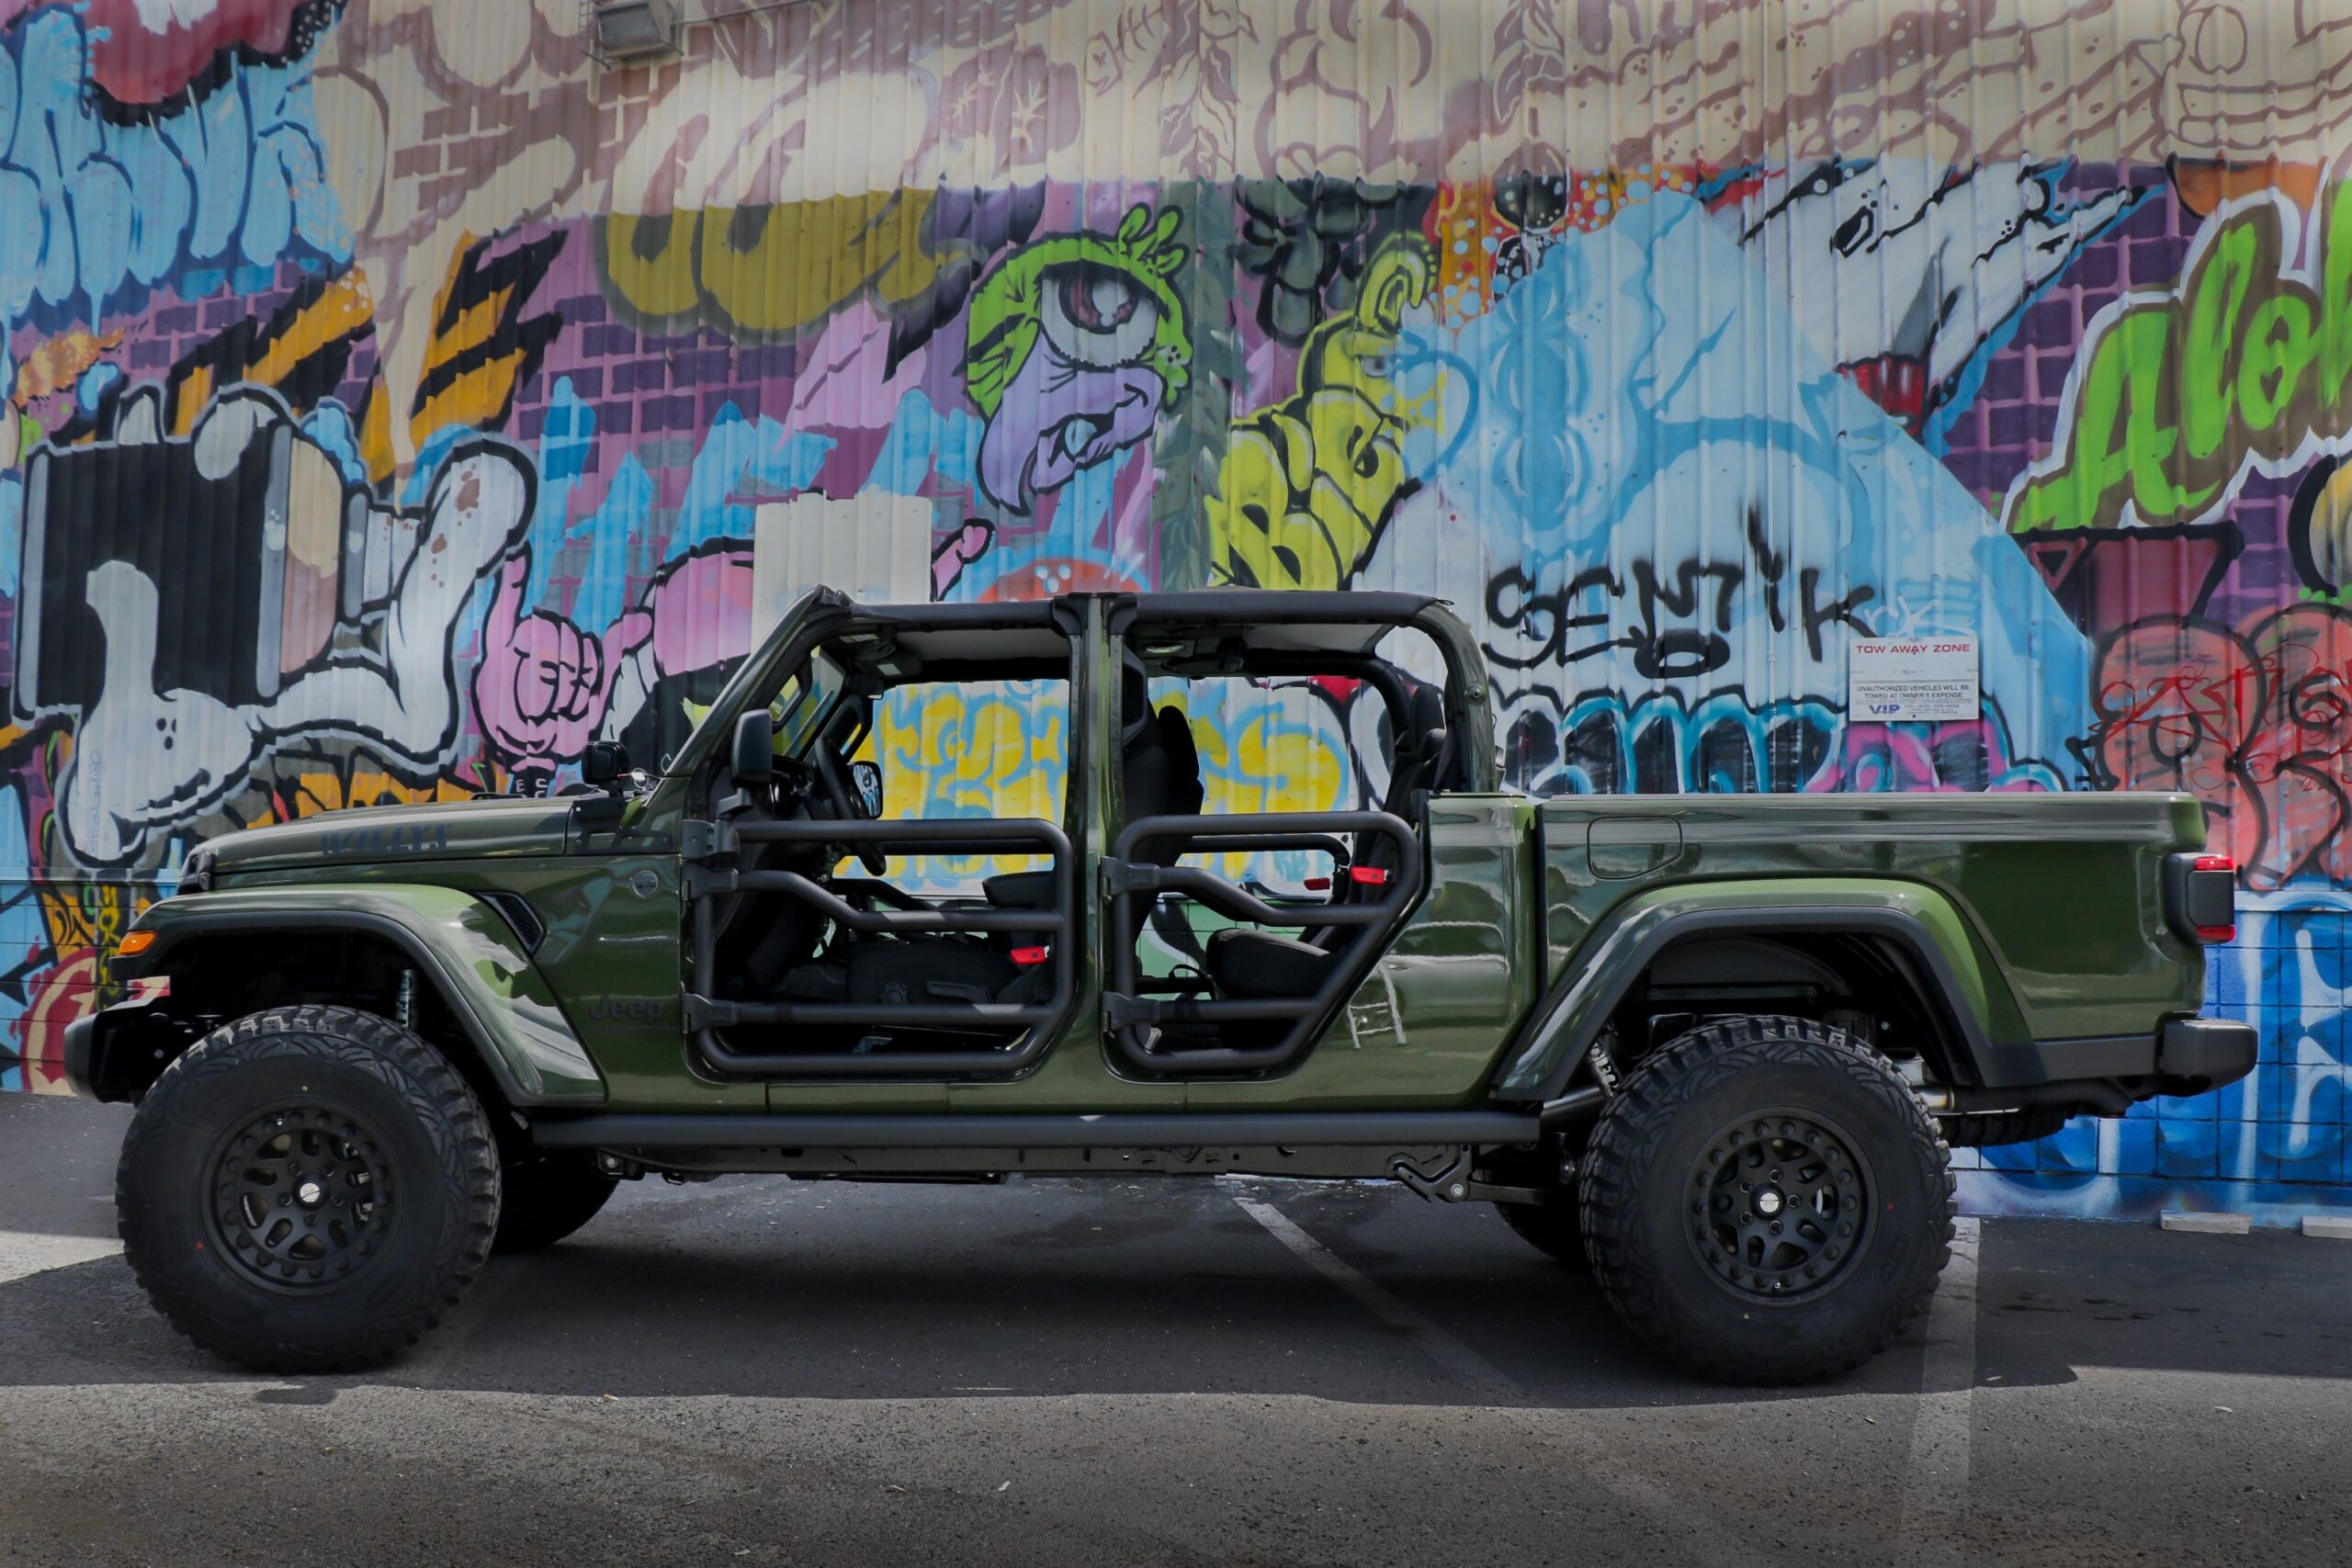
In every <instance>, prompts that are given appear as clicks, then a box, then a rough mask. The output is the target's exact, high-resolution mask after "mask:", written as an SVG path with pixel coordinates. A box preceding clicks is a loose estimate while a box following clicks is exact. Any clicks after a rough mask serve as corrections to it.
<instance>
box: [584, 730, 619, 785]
mask: <svg viewBox="0 0 2352 1568" xmlns="http://www.w3.org/2000/svg"><path fill="white" fill-rule="evenodd" d="M624 773H628V747H626V746H624V745H622V744H621V743H620V742H619V741H617V740H591V741H590V742H589V743H588V745H587V748H586V750H582V752H581V753H580V779H581V782H582V784H596V785H599V786H600V787H602V788H605V789H612V788H614V787H615V786H616V785H617V784H618V783H619V782H620V778H621V775H622V774H624Z"/></svg>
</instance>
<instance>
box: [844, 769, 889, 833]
mask: <svg viewBox="0 0 2352 1568" xmlns="http://www.w3.org/2000/svg"><path fill="white" fill-rule="evenodd" d="M849 787H850V793H851V794H853V795H855V796H856V797H857V808H858V809H859V810H860V811H862V812H864V813H865V819H866V820H867V821H868V822H879V821H881V820H882V768H881V765H880V764H879V763H876V762H852V763H851V764H850V765H849Z"/></svg>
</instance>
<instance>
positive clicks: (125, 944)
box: [114, 931, 155, 958]
mask: <svg viewBox="0 0 2352 1568" xmlns="http://www.w3.org/2000/svg"><path fill="white" fill-rule="evenodd" d="M154 945H155V933H154V932H153V931H132V932H131V933H130V935H129V936H126V937H124V938H123V939H122V941H120V942H118V943H116V944H115V950H114V951H115V955H116V956H117V957H119V958H136V957H138V956H139V955H140V954H141V953H144V952H146V951H147V950H148V949H149V948H151V947H153V946H154Z"/></svg>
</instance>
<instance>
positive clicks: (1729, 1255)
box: [1688, 1111, 1873, 1301]
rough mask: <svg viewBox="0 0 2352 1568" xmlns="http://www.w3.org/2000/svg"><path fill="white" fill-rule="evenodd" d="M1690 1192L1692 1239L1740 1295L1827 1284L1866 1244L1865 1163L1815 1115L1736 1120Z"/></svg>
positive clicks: (1780, 1294) (1793, 1292)
mask: <svg viewBox="0 0 2352 1568" xmlns="http://www.w3.org/2000/svg"><path fill="white" fill-rule="evenodd" d="M1691 1188H1692V1190H1691V1221H1692V1223H1691V1227H1690V1230H1689V1233H1688V1234H1689V1235H1690V1237H1691V1246H1692V1247H1693V1248H1694V1249H1695V1250H1696V1251H1697V1252H1698V1254H1699V1257H1700V1259H1701V1260H1702V1262H1704V1263H1705V1264H1706V1265H1707V1267H1708V1269H1710V1270H1711V1271H1713V1274H1714V1276H1715V1278H1716V1279H1717V1280H1720V1281H1721V1282H1722V1283H1723V1284H1724V1286H1725V1287H1727V1288H1728V1289H1730V1290H1731V1291H1733V1292H1736V1293H1737V1294H1739V1295H1741V1296H1745V1297H1753V1298H1759V1299H1762V1300H1766V1301H1788V1300H1791V1299H1792V1298H1795V1297H1800V1296H1806V1295H1812V1294H1815V1293H1816V1292H1821V1291H1826V1290H1828V1289H1830V1288H1831V1287H1832V1286H1834V1285H1836V1284H1837V1283H1838V1281H1839V1280H1843V1279H1845V1278H1846V1277H1847V1275H1848V1274H1849V1272H1850V1271H1851V1270H1852V1269H1853V1267H1854V1260H1855V1259H1856V1258H1860V1256H1861V1254H1862V1249H1863V1248H1864V1247H1866V1246H1867V1245H1868V1244H1869V1241H1870V1237H1871V1224H1870V1221H1871V1191H1872V1190H1873V1183H1872V1181H1871V1170H1870V1165H1869V1162H1868V1161H1866V1160H1865V1159H1864V1158H1863V1157H1862V1156H1861V1154H1860V1151H1859V1150H1858V1149H1857V1148H1856V1147H1855V1145H1854V1142H1853V1140H1852V1139H1851V1138H1849V1136H1847V1134H1845V1133H1844V1132H1843V1131H1842V1130H1840V1129H1839V1128H1838V1126H1836V1125H1835V1124H1834V1123H1832V1122H1828V1121H1826V1120H1825V1119H1823V1118H1822V1117H1819V1116H1816V1115H1811V1114H1807V1113H1805V1112H1803V1111H1768V1112H1764V1113H1761V1114H1758V1115H1751V1116H1745V1117H1742V1118H1741V1119H1740V1120H1739V1121H1737V1122H1733V1123H1732V1124H1731V1125H1729V1126H1727V1127H1725V1128H1724V1129H1723V1131H1721V1132H1720V1133H1717V1134H1715V1136H1714V1137H1713V1138H1712V1139H1710V1140H1709V1141H1708V1144H1707V1146H1706V1148H1705V1149H1704V1150H1702V1152H1701V1154H1700V1156H1699V1158H1698V1161H1697V1163H1696V1166H1695V1168H1694V1169H1693V1171H1692V1179H1691Z"/></svg>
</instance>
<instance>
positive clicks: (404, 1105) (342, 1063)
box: [115, 1007, 499, 1372]
mask: <svg viewBox="0 0 2352 1568" xmlns="http://www.w3.org/2000/svg"><path fill="white" fill-rule="evenodd" d="M498 1203H499V1169H498V1155H497V1147H496V1144H495V1142H494V1140H493V1138H492V1134H491V1130H490V1123H489V1121H488V1119H487V1118H486V1117H485V1116H484V1115H483V1113H482V1108H481V1101H480V1100H477V1099H475V1097H474V1093H473V1091H472V1090H471V1089H469V1088H468V1087H467V1085H466V1081H465V1079H464V1078H462V1077H459V1076H458V1072H457V1070H456V1069H455V1068H454V1067H452V1066H450V1064H449V1062H448V1061H447V1059H446V1058H445V1057H443V1056H442V1055H441V1054H440V1053H439V1052H437V1051H435V1049H434V1048H433V1047H432V1046H430V1045H428V1044H426V1043H424V1041H423V1040H420V1039H418V1038H417V1037H416V1036H415V1035H414V1034H412V1033H410V1032H408V1031H407V1030H405V1029H402V1028H401V1027H400V1026H399V1025H398V1024H395V1023H392V1022H390V1021H387V1020H385V1019H381V1018H378V1017H376V1016H374V1015H373V1014H370V1013H364V1012H356V1011H354V1010H351V1009H348V1008H333V1007H288V1008H275V1009H272V1010H269V1011H266V1012H258V1013H254V1014H253V1015H252V1016H250V1017H247V1018H242V1019H239V1020H237V1021H235V1022H233V1023H230V1024H226V1025H223V1026H222V1027H221V1028H220V1029H216V1030H214V1031H213V1032H211V1033H210V1034H209V1035H207V1036H205V1037H204V1039H202V1040H200V1041H198V1043H196V1045H195V1046H194V1047H192V1048H191V1049H190V1050H189V1051H188V1052H187V1054H186V1055H183V1056H181V1057H180V1058H179V1059H177V1060H176V1061H175V1062H173V1063H172V1064H171V1066H168V1067H166V1068H164V1073H163V1076H162V1077H158V1078H157V1079H156V1080H155V1084H154V1087H153V1089H149V1090H148V1092H147V1095H146V1097H145V1098H144V1099H143V1100H141V1101H140V1105H139V1111H138V1113H137V1114H136V1115H134V1116H133V1117H132V1118H131V1122H130V1133H129V1134H128V1135H127V1136H126V1137H125V1138H124V1140H123V1145H122V1158H121V1162H120V1164H119V1167H118V1168H117V1171H116V1177H115V1207H116V1213H117V1215H118V1218H119V1224H120V1226H121V1231H122V1241H123V1249H124V1252H125V1254H126V1256H127V1257H128V1258H129V1259H130V1267H131V1270H132V1272H133V1273H134V1274H135V1275H136V1276H137V1277H138V1280H139V1282H140V1284H141V1286H142V1287H144V1289H145V1290H146V1292H147V1294H148V1297H149V1298H150V1299H151V1300H152V1301H153V1302H154V1303H155V1305H156V1307H157V1309H158V1310H160V1311H161V1312H162V1313H163V1314H164V1316H165V1317H166V1318H168V1319H169V1320H170V1321H171V1323H172V1325H173V1326H174V1327H175V1328H177V1329H178V1330H179V1331H180V1332H181V1333H182V1334H185V1335H187V1337H189V1338H190V1339H192V1340H194V1341H195V1342H196V1343H197V1344H198V1345H201V1346H203V1347H204V1348H206V1349H208V1350H211V1351H213V1352H214V1353H215V1354H217V1355H220V1356H221V1357H222V1358H224V1359H228V1360H230V1361H233V1362H235V1363H236V1364H237V1365H239V1366H242V1367H247V1368H250V1369H252V1370H254V1371H264V1372H326V1371H358V1370H360V1369H362V1368H366V1367H370V1366H374V1365H376V1364H378V1363H379V1362H381V1361H384V1360H387V1359H390V1358H391V1357H392V1356H394V1355H397V1354H398V1353H399V1352H400V1351H401V1350H403V1349H405V1348H408V1347H409V1346H411V1345H413V1344H414V1343H415V1342H416V1340H417V1338H418V1337H419V1336H421V1335H423V1334H424V1332H425V1330H427V1329H429V1328H431V1327H432V1326H433V1325H434V1324H435V1323H437V1322H439V1321H440V1319H441V1317H442V1314H445V1313H447V1311H448V1310H449V1308H450V1307H451V1306H453V1305H455V1304H456V1303H457V1301H458V1297H459V1296H460V1295H461V1294H462V1293H463V1292H464V1291H465V1289H466V1287H467V1286H468V1285H469V1284H471V1283H472V1282H473V1280H474V1276H475V1275H477V1274H478V1273H480V1272H481V1267H482V1262H483V1259H484V1258H487V1257H488V1256H489V1255H490V1244H491V1236H492V1233H493V1232H494V1231H495V1229H496V1227H497V1224H498Z"/></svg>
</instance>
